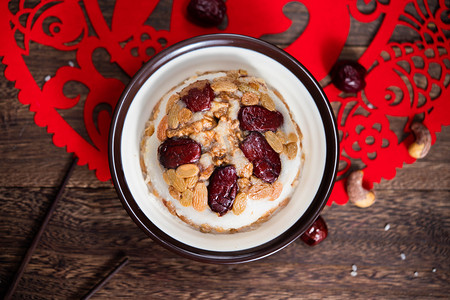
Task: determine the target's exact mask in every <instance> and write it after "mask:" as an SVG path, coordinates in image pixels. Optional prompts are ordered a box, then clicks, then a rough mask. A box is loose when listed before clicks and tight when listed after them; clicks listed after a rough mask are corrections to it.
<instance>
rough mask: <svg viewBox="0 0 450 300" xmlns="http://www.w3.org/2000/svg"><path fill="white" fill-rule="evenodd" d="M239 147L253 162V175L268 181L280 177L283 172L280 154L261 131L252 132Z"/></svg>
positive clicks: (273, 180) (270, 181)
mask: <svg viewBox="0 0 450 300" xmlns="http://www.w3.org/2000/svg"><path fill="white" fill-rule="evenodd" d="M239 148H240V149H241V150H242V152H243V153H244V155H245V157H246V158H247V159H248V160H249V161H250V162H251V163H252V164H253V175H255V176H256V177H258V178H260V179H262V180H264V181H265V182H268V183H273V182H275V181H276V180H277V179H278V176H279V175H280V172H281V160H280V155H279V154H278V153H277V152H275V150H273V149H272V147H270V145H269V143H268V142H267V140H266V139H265V138H264V136H263V135H262V134H261V133H259V132H251V133H250V134H249V135H248V136H247V137H246V138H245V139H244V140H243V141H242V142H241V144H240V145H239Z"/></svg>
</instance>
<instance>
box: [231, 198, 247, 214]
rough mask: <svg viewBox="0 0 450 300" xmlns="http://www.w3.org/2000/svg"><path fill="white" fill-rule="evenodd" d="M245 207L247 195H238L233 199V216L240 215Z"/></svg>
mask: <svg viewBox="0 0 450 300" xmlns="http://www.w3.org/2000/svg"><path fill="white" fill-rule="evenodd" d="M246 207H247V195H246V194H245V193H238V194H237V195H236V198H235V199H234V203H233V208H232V211H233V213H234V214H235V215H240V214H241V213H242V212H243V211H244V210H245V208H246Z"/></svg>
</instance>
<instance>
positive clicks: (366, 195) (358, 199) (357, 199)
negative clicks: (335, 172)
mask: <svg viewBox="0 0 450 300" xmlns="http://www.w3.org/2000/svg"><path fill="white" fill-rule="evenodd" d="M363 177H364V172H363V171H362V170H358V171H354V172H352V173H351V174H350V176H349V177H348V179H347V194H348V197H349V200H350V202H352V203H353V204H355V205H356V206H358V207H361V208H365V207H369V206H371V205H372V204H373V203H374V202H375V194H374V192H372V191H369V190H366V189H365V188H364V187H363V186H362V182H363Z"/></svg>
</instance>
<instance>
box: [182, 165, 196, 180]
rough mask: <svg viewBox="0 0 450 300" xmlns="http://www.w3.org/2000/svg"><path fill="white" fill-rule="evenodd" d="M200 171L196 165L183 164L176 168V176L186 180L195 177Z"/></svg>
mask: <svg viewBox="0 0 450 300" xmlns="http://www.w3.org/2000/svg"><path fill="white" fill-rule="evenodd" d="M199 171H200V170H199V169H198V167H197V165H194V164H184V165H181V166H179V167H178V168H177V171H176V173H177V176H179V177H181V178H188V177H192V176H196V175H197V174H198V172H199Z"/></svg>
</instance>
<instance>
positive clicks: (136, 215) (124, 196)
mask: <svg viewBox="0 0 450 300" xmlns="http://www.w3.org/2000/svg"><path fill="white" fill-rule="evenodd" d="M217 46H232V47H240V48H244V49H249V50H253V51H256V52H259V53H261V54H264V55H266V56H268V57H271V58H272V59H274V60H276V61H278V62H279V63H280V64H282V65H284V66H285V67H286V68H287V69H289V70H290V71H291V72H292V73H293V74H294V75H295V76H296V77H297V78H298V79H299V80H300V81H302V83H303V84H304V85H305V87H306V88H307V90H308V91H309V93H310V94H311V96H312V98H313V100H314V102H315V103H316V105H317V108H318V110H319V113H320V116H321V118H322V121H323V125H324V130H325V138H326V143H327V146H326V147H327V156H326V160H325V169H324V176H323V178H322V181H321V183H320V185H319V189H318V191H317V193H316V195H315V197H314V199H313V201H312V202H311V205H310V206H309V207H308V209H307V210H306V211H305V213H304V214H303V215H302V217H301V218H300V219H298V220H297V222H296V223H295V224H294V225H292V226H291V227H290V228H289V229H288V230H286V231H285V232H283V233H282V234H281V235H279V236H278V237H276V238H274V239H273V240H271V241H268V242H266V243H264V244H262V245H259V246H256V247H253V248H249V249H245V250H239V251H225V252H223V251H210V250H204V249H200V248H196V247H192V246H189V245H187V244H184V243H182V242H180V241H178V240H176V239H174V238H172V237H171V236H169V235H167V234H166V233H164V232H163V231H162V230H160V229H159V228H158V227H157V226H156V225H154V224H153V223H152V222H151V221H150V220H149V219H148V218H147V216H146V215H145V214H144V213H143V212H142V210H140V208H139V206H138V204H137V203H136V201H135V200H134V198H133V196H132V194H131V192H130V189H129V187H128V185H127V182H126V180H125V176H124V173H123V169H122V161H121V155H120V144H121V134H122V129H123V124H124V120H125V116H126V114H127V111H128V109H129V107H130V105H131V102H132V100H133V98H134V96H135V95H136V93H137V92H138V90H139V89H140V87H141V86H142V84H143V83H144V82H145V81H146V80H147V79H148V78H149V77H150V76H151V75H152V74H153V73H154V72H156V70H158V69H159V68H160V67H161V66H163V65H164V64H166V63H168V62H169V61H171V60H173V59H175V58H176V57H178V56H180V55H183V54H185V53H188V52H191V51H194V50H198V49H203V48H208V47H217ZM338 154H339V143H338V132H337V126H336V120H335V117H334V114H333V110H332V108H331V105H330V103H329V101H328V99H327V97H326V95H325V93H324V92H323V90H322V88H321V87H320V85H319V83H318V82H317V81H316V79H315V78H314V77H313V76H312V75H311V73H310V72H309V71H308V70H307V69H306V68H305V67H304V66H303V65H302V64H301V63H300V62H298V61H297V60H296V59H295V58H294V57H292V56H291V55H290V54H288V53H287V52H285V51H284V50H282V49H280V48H278V47H277V46H274V45H272V44H270V43H268V42H265V41H262V40H260V39H257V38H253V37H249V36H244V35H238V34H208V35H202V36H197V37H193V38H190V39H187V40H184V41H181V42H179V43H177V44H174V45H172V46H170V47H168V48H166V49H164V50H163V51H161V52H159V53H158V54H156V55H155V56H154V57H153V58H152V59H150V60H149V61H148V62H147V63H146V64H144V65H143V67H142V68H141V69H140V70H139V71H138V73H137V74H136V75H135V76H134V77H133V78H132V80H131V81H130V83H129V84H128V86H127V87H126V88H125V90H124V91H123V93H122V95H121V97H120V99H119V101H118V103H117V105H116V108H115V111H114V115H113V119H112V121H111V128H110V136H109V144H108V155H109V166H110V171H111V177H112V181H113V184H114V187H115V189H116V191H117V194H118V196H119V198H120V200H121V202H122V205H123V207H124V208H125V210H126V211H127V212H128V214H129V215H130V217H131V218H132V219H133V221H134V222H135V223H136V224H137V225H138V226H139V227H140V228H141V229H142V230H143V231H144V232H145V233H146V234H147V235H148V236H150V237H151V238H152V239H153V240H154V241H156V242H157V243H159V244H160V245H162V246H163V247H165V248H167V249H169V250H171V251H173V252H175V253H177V254H179V255H181V256H184V257H186V258H190V259H193V260H196V261H200V262H207V263H216V264H233V263H243V262H249V261H254V260H257V259H261V258H264V257H266V256H268V255H271V254H273V253H275V252H277V251H279V250H281V249H283V248H285V247H286V246H288V245H289V244H290V243H292V242H294V241H295V240H296V239H297V238H298V237H299V236H300V235H301V234H303V232H305V231H306V229H308V228H309V227H310V226H311V225H312V223H313V222H314V221H315V220H316V218H317V217H318V216H319V214H320V212H321V211H322V209H323V207H324V206H325V204H326V203H327V201H328V198H329V196H330V194H331V190H332V188H333V185H334V182H335V178H336V173H337V165H338Z"/></svg>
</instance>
